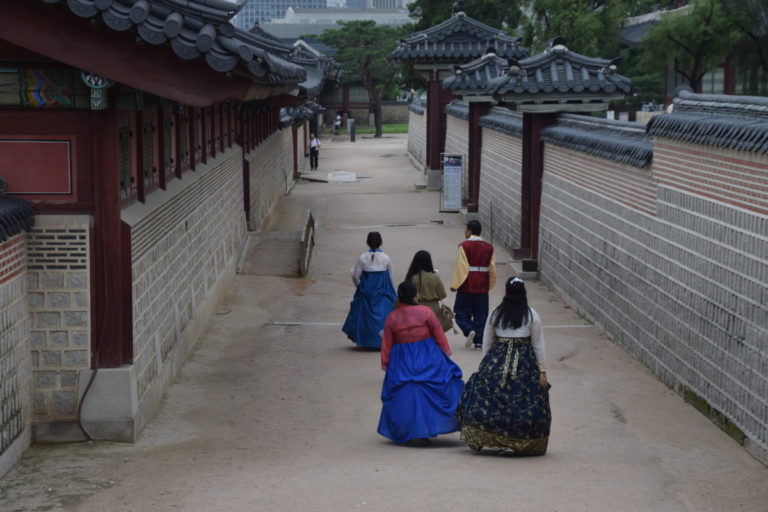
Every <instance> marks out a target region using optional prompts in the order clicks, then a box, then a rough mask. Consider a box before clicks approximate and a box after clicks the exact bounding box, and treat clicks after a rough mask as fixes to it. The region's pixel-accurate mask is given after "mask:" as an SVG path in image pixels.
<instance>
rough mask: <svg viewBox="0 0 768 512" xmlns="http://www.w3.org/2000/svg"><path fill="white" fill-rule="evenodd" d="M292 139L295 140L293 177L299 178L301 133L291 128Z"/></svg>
mask: <svg viewBox="0 0 768 512" xmlns="http://www.w3.org/2000/svg"><path fill="white" fill-rule="evenodd" d="M291 139H292V140H293V177H294V178H298V177H299V147H298V144H299V131H298V130H297V129H296V127H295V126H291Z"/></svg>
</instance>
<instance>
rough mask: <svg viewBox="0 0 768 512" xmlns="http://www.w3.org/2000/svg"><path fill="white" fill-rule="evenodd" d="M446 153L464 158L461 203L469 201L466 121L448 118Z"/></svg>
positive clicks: (467, 127)
mask: <svg viewBox="0 0 768 512" xmlns="http://www.w3.org/2000/svg"><path fill="white" fill-rule="evenodd" d="M445 153H446V154H451V155H463V156H464V170H463V172H462V174H461V203H462V204H467V200H468V199H469V172H468V166H469V162H468V160H467V159H468V158H469V123H467V121H465V120H464V119H460V118H458V117H453V116H451V115H448V116H446V128H445Z"/></svg>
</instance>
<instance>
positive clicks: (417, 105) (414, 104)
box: [408, 99, 424, 116]
mask: <svg viewBox="0 0 768 512" xmlns="http://www.w3.org/2000/svg"><path fill="white" fill-rule="evenodd" d="M408 110H410V111H411V112H413V113H414V114H418V115H420V116H423V115H424V105H422V104H421V100H419V99H414V100H413V101H411V102H410V103H409V104H408Z"/></svg>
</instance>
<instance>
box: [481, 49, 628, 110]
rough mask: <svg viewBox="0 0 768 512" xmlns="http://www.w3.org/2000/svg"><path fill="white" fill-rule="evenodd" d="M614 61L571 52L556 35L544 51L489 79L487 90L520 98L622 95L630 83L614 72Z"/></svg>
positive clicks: (575, 97) (512, 64) (513, 64)
mask: <svg viewBox="0 0 768 512" xmlns="http://www.w3.org/2000/svg"><path fill="white" fill-rule="evenodd" d="M616 63H617V61H616V60H613V61H611V60H606V59H596V58H592V57H586V56H584V55H580V54H578V53H575V52H572V51H570V50H568V48H566V46H565V44H564V41H563V40H562V39H558V40H555V41H554V45H553V46H552V47H551V49H549V50H547V51H545V52H544V53H541V54H539V55H535V56H533V57H530V58H527V59H523V60H520V61H518V62H517V65H515V63H511V65H510V68H509V69H508V70H507V72H506V74H504V75H502V76H500V77H499V78H496V79H494V80H492V81H491V83H490V86H489V89H488V92H491V93H493V94H497V95H501V96H512V97H520V98H521V99H525V98H531V99H546V98H547V97H549V96H551V97H559V96H562V97H564V98H565V97H567V99H577V98H580V97H583V98H590V97H601V98H605V97H621V96H623V95H624V94H627V93H629V92H630V91H631V90H632V83H631V82H630V80H629V79H628V78H626V77H623V76H621V75H619V74H618V73H617V72H616V65H615V64H616Z"/></svg>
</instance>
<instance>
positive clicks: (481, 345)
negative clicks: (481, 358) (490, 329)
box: [475, 343, 483, 350]
mask: <svg viewBox="0 0 768 512" xmlns="http://www.w3.org/2000/svg"><path fill="white" fill-rule="evenodd" d="M478 349H480V350H482V349H483V344H482V343H475V350H478Z"/></svg>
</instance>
